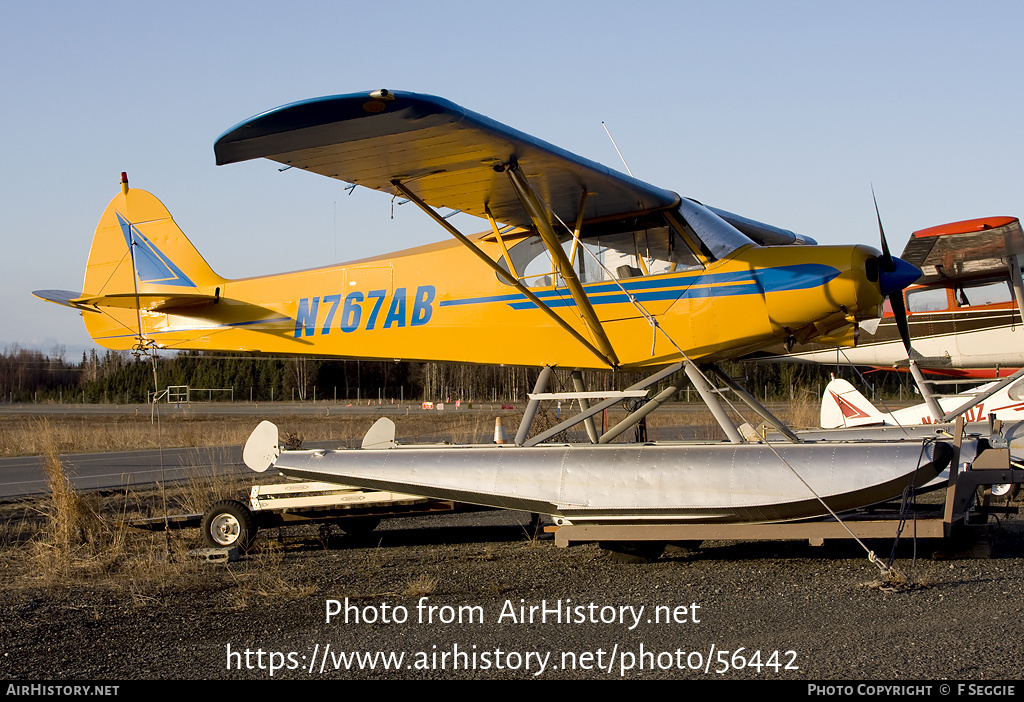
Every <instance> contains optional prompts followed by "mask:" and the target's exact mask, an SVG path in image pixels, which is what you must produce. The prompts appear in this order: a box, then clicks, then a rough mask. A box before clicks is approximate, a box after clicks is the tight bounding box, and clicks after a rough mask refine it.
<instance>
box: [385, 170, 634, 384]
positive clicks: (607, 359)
mask: <svg viewBox="0 0 1024 702" xmlns="http://www.w3.org/2000/svg"><path fill="white" fill-rule="evenodd" d="M391 184H392V185H394V186H395V187H396V188H397V189H398V190H399V191H400V192H401V193H402V194H403V195H405V196H406V197H407V198H409V200H410V201H411V202H414V203H415V204H416V206H417V207H419V208H420V209H421V210H423V211H424V212H426V213H427V214H428V215H430V217H431V218H432V219H433V220H434V221H435V222H437V223H438V224H440V225H441V226H442V227H444V228H445V230H447V231H448V233H449V234H451V235H452V236H454V237H455V238H456V239H458V240H459V242H460V243H461V244H462V245H463V246H465V247H466V248H468V249H469V250H470V251H472V252H473V253H474V254H476V256H477V257H478V258H479V259H480V260H481V261H483V262H484V263H486V264H487V265H488V266H490V267H491V268H492V269H493V270H494V272H496V273H497V274H498V275H499V276H500V277H501V278H502V279H503V280H505V281H506V282H507V283H508V284H509V285H512V286H514V287H515V289H516V290H518V291H519V292H520V293H522V294H523V295H525V296H526V298H527V299H528V300H529V301H530V302H532V303H533V304H535V305H536V306H537V307H538V308H539V309H541V310H543V311H544V312H545V313H546V314H547V315H548V316H549V317H551V318H552V319H553V320H554V321H555V322H556V323H557V324H558V326H560V327H561V328H562V329H564V330H565V331H566V332H568V333H569V335H570V336H572V338H574V339H576V341H578V342H580V343H581V344H583V346H585V347H586V349H587V350H588V351H590V352H591V353H592V354H594V355H595V356H597V357H598V358H599V359H601V361H602V362H603V363H606V364H608V365H609V366H611V367H612V368H614V367H615V366H617V365H618V364H619V362H618V359H617V358H615V356H614V355H612V356H609V355H607V354H605V353H603V352H602V351H600V350H598V349H597V348H596V347H595V346H594V345H593V344H592V343H590V342H589V341H587V340H586V339H585V338H584V337H583V336H582V335H581V334H580V333H579V332H578V331H576V330H575V329H573V328H572V326H570V325H569V323H568V322H566V321H565V320H564V319H562V318H561V317H559V316H558V313H556V312H555V311H554V310H553V309H551V308H550V307H548V306H547V305H546V304H544V302H543V301H542V300H541V299H540V298H539V297H537V296H536V295H535V294H534V293H533V291H532V290H530V289H529V288H528V287H526V286H525V285H523V283H522V282H521V281H520V280H519V279H517V278H516V277H514V276H513V275H512V274H511V273H509V272H508V271H506V270H505V269H504V268H502V267H501V266H499V265H498V264H497V263H495V261H494V260H493V259H492V258H491V257H490V256H488V255H487V254H485V253H484V252H483V251H481V250H480V248H479V247H478V246H477V245H476V244H474V243H473V242H472V241H470V240H469V239H468V238H466V235H465V234H463V233H462V232H460V231H459V230H458V229H456V228H455V227H454V226H452V224H451V223H449V222H448V220H446V219H445V218H444V217H442V216H441V215H439V214H437V212H435V211H434V209H433V208H432V207H430V206H429V205H427V203H425V202H423V200H421V199H420V198H419V197H418V196H417V195H416V194H415V193H414V192H412V191H411V190H409V188H407V187H405V185H404V184H403V183H402V182H401V181H398V180H392V181H391ZM559 251H561V249H559ZM563 255H564V254H563Z"/></svg>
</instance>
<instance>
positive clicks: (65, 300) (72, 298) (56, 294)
mask: <svg viewBox="0 0 1024 702" xmlns="http://www.w3.org/2000/svg"><path fill="white" fill-rule="evenodd" d="M32 294H33V295H35V296H36V297H38V298H39V299H40V300H46V301H47V302H55V303H57V304H58V305H64V306H65V307H74V308H75V309H88V308H87V307H83V306H82V304H81V303H80V302H79V300H80V299H81V297H82V293H80V292H71V291H70V290H33V291H32ZM89 311H90V312H94V311H95V310H89Z"/></svg>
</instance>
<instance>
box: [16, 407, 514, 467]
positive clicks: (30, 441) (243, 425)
mask: <svg viewBox="0 0 1024 702" xmlns="http://www.w3.org/2000/svg"><path fill="white" fill-rule="evenodd" d="M163 411H164V412H165V413H166V412H168V410H167V409H166V408H165V409H164V410H163ZM499 415H501V416H503V417H505V422H506V424H508V425H510V426H515V425H516V424H517V423H518V418H517V417H516V416H515V415H516V413H515V412H510V411H505V412H501V411H497V410H496V411H495V412H494V413H493V414H491V413H477V412H473V413H470V412H459V411H452V412H448V411H445V412H438V411H433V412H428V411H423V410H420V409H412V408H410V411H409V414H408V415H401V414H398V415H392V416H393V417H394V419H395V420H396V424H397V425H398V432H399V434H398V440H399V441H402V442H405V443H416V442H435V441H451V442H453V443H468V442H472V441H477V440H480V439H481V438H484V439H486V440H487V441H490V438H491V436H492V435H493V432H494V418H495V417H496V416H499ZM266 416H267V417H269V418H272V419H273V421H274V422H275V423H276V424H277V425H278V427H279V428H280V430H281V436H282V437H288V436H295V437H301V439H302V440H303V441H307V442H308V441H337V442H338V444H339V445H341V446H346V447H350V448H355V447H357V446H358V445H359V443H360V441H362V438H363V435H364V434H365V433H366V431H367V430H368V429H369V428H370V426H371V425H372V424H373V422H374V421H375V420H376V419H377V415H376V414H372V413H370V412H367V413H366V414H339V413H337V412H335V413H334V414H333V415H329V414H328V413H327V409H326V408H325V410H324V414H316V415H303V416H296V415H286V416H274V415H273V412H268V414H267V415H266ZM44 422H45V423H46V424H47V426H48V431H49V432H50V434H51V438H50V439H48V440H47V441H46V442H44V441H43V440H42V435H43V424H44ZM257 423H258V418H255V417H252V416H223V415H216V416H212V415H203V414H200V413H198V412H196V411H194V410H193V411H190V412H189V413H176V414H174V415H172V416H162V417H161V418H160V419H159V421H158V423H152V422H150V417H149V414H148V413H145V412H143V413H140V414H139V415H116V416H88V415H74V414H67V415H55V416H53V417H50V418H49V419H47V420H43V419H39V418H38V417H33V416H31V415H24V416H15V415H7V416H2V417H0V456H38V455H42V454H45V453H46V452H47V451H49V450H51V449H52V448H53V447H54V446H55V447H56V450H57V453H58V454H68V453H92V452H102V451H133V450H142V449H155V448H161V447H163V448H169V447H203V446H240V445H242V444H244V443H245V440H246V439H248V438H249V434H250V433H251V432H252V430H253V429H254V428H255V426H256V424H257Z"/></svg>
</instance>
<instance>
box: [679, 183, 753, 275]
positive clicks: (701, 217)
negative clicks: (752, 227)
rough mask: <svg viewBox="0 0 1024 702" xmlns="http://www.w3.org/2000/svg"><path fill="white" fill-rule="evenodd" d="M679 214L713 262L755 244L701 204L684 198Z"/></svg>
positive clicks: (680, 204)
mask: <svg viewBox="0 0 1024 702" xmlns="http://www.w3.org/2000/svg"><path fill="white" fill-rule="evenodd" d="M679 214H680V215H681V216H682V218H683V219H684V220H685V221H686V224H687V225H689V227H690V230H691V231H692V232H693V235H694V236H695V237H696V238H697V240H698V241H700V244H701V251H702V252H703V253H704V255H705V256H707V257H708V258H709V259H711V260H718V259H720V258H725V257H726V256H728V255H729V254H731V253H732V252H733V251H735V250H736V249H738V248H740V247H743V246H748V245H750V244H753V243H754V242H753V240H751V239H750V238H749V237H747V235H746V234H744V233H743V232H741V231H740V230H739V229H737V228H736V227H734V226H732V225H731V224H729V223H728V222H726V221H725V220H724V219H722V218H721V217H719V216H718V215H716V214H715V213H714V212H712V211H711V210H709V209H708V208H707V207H704V205H702V204H700V203H699V202H694V201H693V200H687V199H686V198H683V201H682V202H681V203H679Z"/></svg>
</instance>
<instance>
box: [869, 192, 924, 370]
mask: <svg viewBox="0 0 1024 702" xmlns="http://www.w3.org/2000/svg"><path fill="white" fill-rule="evenodd" d="M871 200H872V201H873V202H874V203H875V217H876V218H877V219H878V235H879V237H880V238H881V240H882V257H881V259H879V261H878V288H879V290H880V291H881V293H882V295H883V296H885V297H887V298H889V304H890V305H891V306H892V313H893V316H894V317H895V318H896V327H897V328H898V329H899V331H900V338H901V339H902V340H903V347H904V348H905V349H906V350H907V357H908V358H910V357H911V356H912V355H913V350H912V349H911V346H910V323H909V322H908V321H907V306H906V305H905V304H904V302H903V289H904V288H906V287H907V286H908V285H910V284H911V283H913V282H914V281H915V280H917V279H918V278H920V277H921V271H920V269H919V268H918V267H917V266H914V265H911V264H909V263H907V262H906V261H904V260H903V259H902V258H896V257H894V256H893V255H892V253H890V252H889V243H888V242H887V241H886V240H885V228H884V227H882V215H881V214H880V213H879V211H878V199H877V198H876V197H875V189H874V188H871Z"/></svg>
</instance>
